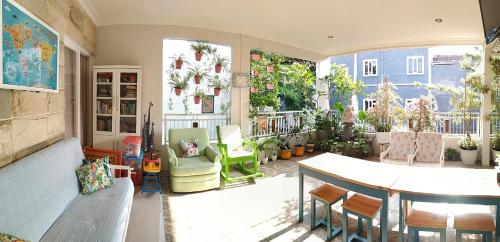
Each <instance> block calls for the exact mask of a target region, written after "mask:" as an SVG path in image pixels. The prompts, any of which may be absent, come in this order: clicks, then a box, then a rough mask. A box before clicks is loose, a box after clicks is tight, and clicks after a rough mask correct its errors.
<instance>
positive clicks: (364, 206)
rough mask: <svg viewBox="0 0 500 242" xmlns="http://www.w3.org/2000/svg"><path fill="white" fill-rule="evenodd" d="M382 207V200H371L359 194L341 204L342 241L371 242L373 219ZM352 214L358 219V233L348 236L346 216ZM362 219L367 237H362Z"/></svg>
mask: <svg viewBox="0 0 500 242" xmlns="http://www.w3.org/2000/svg"><path fill="white" fill-rule="evenodd" d="M381 207H382V200H380V199H378V198H372V197H369V196H365V195H362V194H359V193H356V194H354V196H352V197H350V198H349V199H347V201H345V202H344V203H342V208H343V209H342V230H343V231H344V233H343V238H342V241H351V240H353V239H357V240H361V241H367V242H371V241H373V218H375V217H376V216H377V213H378V211H379V210H380V208H381ZM349 214H353V215H355V216H357V217H358V231H357V232H356V233H354V234H352V235H350V236H349V232H348V231H349V230H348V228H349V224H348V221H349V220H348V216H349ZM363 219H364V220H366V222H367V236H366V238H364V237H362V235H361V234H362V233H363Z"/></svg>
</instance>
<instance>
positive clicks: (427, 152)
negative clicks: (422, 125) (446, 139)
mask: <svg viewBox="0 0 500 242" xmlns="http://www.w3.org/2000/svg"><path fill="white" fill-rule="evenodd" d="M442 139H443V138H442V134H440V133H434V132H420V133H418V134H417V155H416V159H417V161H421V162H440V161H441V153H442V151H443V141H442Z"/></svg>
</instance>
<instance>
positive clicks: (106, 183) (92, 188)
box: [76, 159, 113, 194]
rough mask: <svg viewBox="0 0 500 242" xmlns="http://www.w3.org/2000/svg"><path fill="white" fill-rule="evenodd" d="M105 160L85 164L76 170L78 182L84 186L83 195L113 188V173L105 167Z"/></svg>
mask: <svg viewBox="0 0 500 242" xmlns="http://www.w3.org/2000/svg"><path fill="white" fill-rule="evenodd" d="M105 162H107V161H106V160H104V159H98V160H96V161H95V162H92V163H87V164H83V165H82V166H80V167H78V168H77V169H76V174H77V175H78V180H80V184H81V185H82V193H83V194H90V193H93V192H96V191H99V190H104V189H106V188H109V187H111V185H112V184H113V181H112V179H111V178H112V177H111V171H108V169H107V168H106V167H109V165H107V166H106V167H105V166H104V164H105Z"/></svg>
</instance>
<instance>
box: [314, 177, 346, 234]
mask: <svg viewBox="0 0 500 242" xmlns="http://www.w3.org/2000/svg"><path fill="white" fill-rule="evenodd" d="M309 194H311V231H312V230H314V229H316V228H317V227H318V226H320V225H324V226H326V233H327V236H326V240H331V239H332V238H333V237H335V236H336V235H337V234H339V233H340V232H341V231H342V228H341V227H336V226H333V223H332V205H333V204H335V203H337V202H338V201H340V200H344V201H345V200H346V199H347V190H344V189H342V188H339V187H335V186H332V185H330V184H324V185H322V186H319V187H317V188H315V189H314V190H312V191H310V192H309ZM316 200H318V201H320V202H322V203H324V204H325V206H326V207H327V208H328V215H327V217H326V220H325V219H321V220H319V221H316ZM332 230H333V231H332Z"/></svg>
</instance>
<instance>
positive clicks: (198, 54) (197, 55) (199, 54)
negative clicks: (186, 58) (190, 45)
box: [194, 52, 203, 61]
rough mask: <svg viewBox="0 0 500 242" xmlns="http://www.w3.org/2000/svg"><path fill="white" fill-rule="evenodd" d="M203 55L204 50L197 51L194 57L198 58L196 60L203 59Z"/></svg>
mask: <svg viewBox="0 0 500 242" xmlns="http://www.w3.org/2000/svg"><path fill="white" fill-rule="evenodd" d="M202 56H203V53H202V52H196V53H194V58H195V59H196V61H201V57H202Z"/></svg>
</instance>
